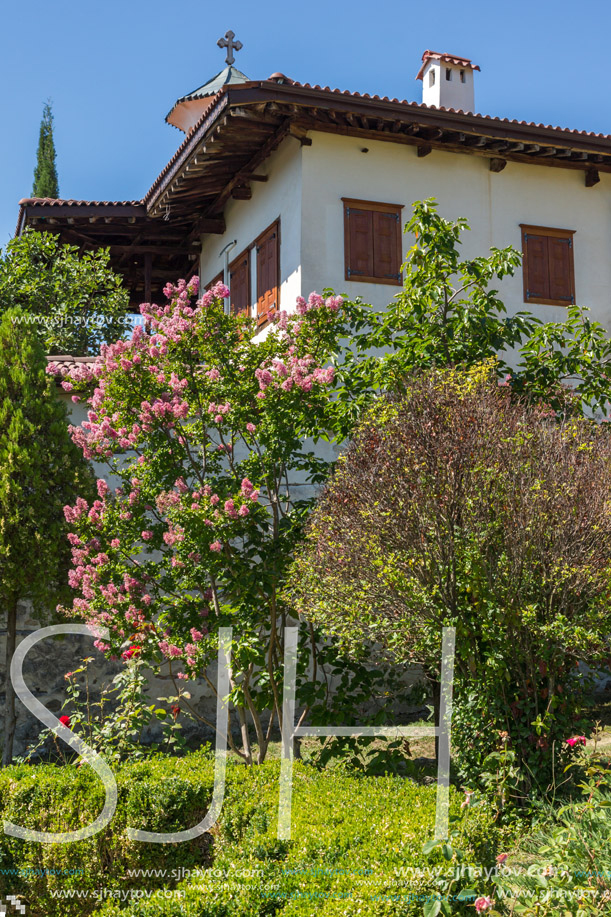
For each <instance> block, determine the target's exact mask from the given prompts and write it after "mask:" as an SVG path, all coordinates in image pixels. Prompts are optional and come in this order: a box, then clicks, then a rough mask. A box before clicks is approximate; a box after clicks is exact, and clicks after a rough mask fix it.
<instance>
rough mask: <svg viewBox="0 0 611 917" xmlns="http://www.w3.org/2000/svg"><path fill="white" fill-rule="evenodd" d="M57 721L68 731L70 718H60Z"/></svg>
mask: <svg viewBox="0 0 611 917" xmlns="http://www.w3.org/2000/svg"><path fill="white" fill-rule="evenodd" d="M59 721H60V723H61V724H62V726H67V727H68V729H70V717H69V716H60V718H59Z"/></svg>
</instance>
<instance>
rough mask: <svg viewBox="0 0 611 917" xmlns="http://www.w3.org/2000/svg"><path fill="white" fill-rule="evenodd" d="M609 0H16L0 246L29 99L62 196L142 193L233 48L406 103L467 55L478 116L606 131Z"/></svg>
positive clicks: (241, 60) (255, 66)
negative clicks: (175, 121) (45, 128)
mask: <svg viewBox="0 0 611 917" xmlns="http://www.w3.org/2000/svg"><path fill="white" fill-rule="evenodd" d="M610 26H611V7H609V5H608V4H607V3H603V2H590V3H589V4H587V6H586V5H582V6H581V7H580V6H579V5H578V4H575V3H574V2H571V3H569V2H566V0H555V2H550V0H514V2H512V3H511V5H507V4H499V3H496V4H495V3H492V2H489V0H488V2H484V0H422V2H415V0H375V2H365V0H352V2H349V0H310V2H308V3H295V2H286V0H260V2H259V3H253V2H252V0H249V2H245V0H233V2H232V3H222V4H219V3H218V2H214V3H210V2H206V0H199V2H195V0H174V2H173V3H171V2H167V0H166V2H161V0H101V2H99V3H94V2H92V0H85V2H83V0H79V2H78V3H77V2H74V0H55V2H54V3H49V2H48V0H45V2H41V0H21V2H20V3H10V4H9V3H6V4H4V6H3V11H2V32H3V35H2V37H3V41H2V53H1V55H0V86H1V87H2V89H1V92H0V105H1V109H0V111H1V114H2V124H3V143H2V147H1V154H0V155H1V157H2V160H1V166H2V167H1V169H0V245H3V244H5V243H6V241H7V240H8V238H10V236H11V235H12V233H13V232H14V227H15V222H16V218H17V209H18V208H17V202H18V201H19V199H20V198H21V197H27V196H29V195H30V193H31V190H32V172H33V168H34V162H35V152H36V144H37V140H38V128H39V123H40V116H41V111H42V105H43V102H44V100H45V99H46V98H47V97H50V98H51V99H52V100H53V110H54V114H55V139H56V146H57V153H58V170H59V179H60V193H61V196H62V197H75V198H86V199H94V200H106V199H114V200H123V199H132V198H140V197H142V195H143V194H144V193H145V192H146V190H147V189H148V187H149V186H150V185H151V184H152V182H153V180H154V178H155V177H156V175H157V174H158V173H159V172H160V171H161V169H162V168H163V166H164V165H165V163H166V162H167V160H168V159H169V158H170V157H171V155H172V154H173V153H174V151H175V149H176V148H177V146H178V145H179V143H180V141H181V138H182V136H183V135H182V134H181V133H179V132H178V131H177V130H176V129H175V128H172V127H170V126H169V125H167V124H165V122H164V118H165V115H166V113H167V112H168V110H169V109H170V107H171V106H172V104H173V102H174V101H175V99H176V98H178V97H179V96H181V95H184V94H185V93H187V92H188V91H190V90H192V89H194V88H195V87H197V86H199V85H201V84H202V83H203V82H205V81H206V80H207V79H208V78H209V77H211V76H213V75H214V74H215V73H217V72H218V71H219V70H220V69H222V67H223V66H224V53H222V52H221V51H220V49H219V48H217V46H216V41H217V39H218V38H219V37H220V36H221V35H223V34H224V33H225V32H226V31H227V30H228V29H233V30H234V31H235V33H236V36H237V38H239V39H240V40H241V41H242V42H243V43H244V48H243V50H242V51H240V52H239V54H237V55H236V64H237V66H238V67H239V68H240V69H241V70H243V71H244V72H245V73H246V74H247V75H248V76H250V77H251V78H252V79H262V78H265V77H267V76H269V75H270V74H272V73H273V72H275V71H281V72H283V73H286V74H287V75H288V76H290V77H292V78H293V79H296V80H299V81H300V82H310V83H320V84H321V85H323V86H324V85H329V86H331V87H339V88H341V89H350V90H356V91H361V92H369V93H371V94H374V93H378V94H379V95H390V96H391V97H395V96H396V97H397V98H406V99H409V100H412V99H413V100H417V101H420V98H421V88H420V87H421V84H420V83H417V82H416V81H415V79H414V78H415V75H416V73H417V71H418V67H419V62H420V58H421V55H422V52H423V51H424V50H425V48H431V49H433V50H436V51H449V52H451V53H454V54H458V55H461V56H464V57H470V58H472V59H473V61H474V62H475V63H477V64H479V65H480V66H481V68H482V72H481V73H479V74H476V89H475V98H476V108H477V109H478V110H479V111H481V112H483V113H485V114H491V115H498V116H499V117H510V118H519V119H524V120H529V121H530V120H533V121H541V122H543V123H546V124H547V123H551V124H559V125H562V126H565V127H574V128H579V129H583V130H591V131H596V132H602V133H609V134H611V92H610V89H611V70H610V64H609V53H608V43H609V38H608V36H609V29H610Z"/></svg>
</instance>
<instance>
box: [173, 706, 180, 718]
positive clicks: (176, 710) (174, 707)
mask: <svg viewBox="0 0 611 917" xmlns="http://www.w3.org/2000/svg"><path fill="white" fill-rule="evenodd" d="M179 713H180V707H179V706H178V704H175V705H174V706H173V707H172V716H173V717H174V719H176V718H177V716H178V714H179Z"/></svg>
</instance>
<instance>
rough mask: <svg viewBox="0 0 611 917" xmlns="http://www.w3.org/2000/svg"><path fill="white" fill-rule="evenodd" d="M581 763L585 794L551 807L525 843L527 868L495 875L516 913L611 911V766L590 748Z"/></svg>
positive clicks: (543, 916)
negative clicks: (610, 834) (521, 870)
mask: <svg viewBox="0 0 611 917" xmlns="http://www.w3.org/2000/svg"><path fill="white" fill-rule="evenodd" d="M576 764H577V767H578V770H579V772H580V774H581V778H582V782H581V783H580V789H581V794H582V798H581V799H578V800H572V801H571V802H569V803H567V804H566V805H562V806H560V807H558V808H555V809H554V808H552V807H551V806H549V807H547V808H546V809H545V810H544V817H543V819H541V821H540V823H539V824H538V826H537V828H536V830H535V831H534V832H533V834H532V835H531V836H529V837H528V838H527V839H526V840H525V842H524V844H523V852H524V853H525V854H526V856H527V858H528V861H529V864H528V868H527V869H526V870H525V871H524V872H521V873H520V874H513V875H511V874H510V875H508V876H505V875H503V874H500V875H498V876H496V877H495V878H494V879H493V881H494V883H495V884H496V886H497V891H496V897H497V900H499V901H505V902H506V903H507V905H508V906H510V907H511V908H512V911H511V913H512V914H515V915H516V917H517V915H519V917H530V915H532V917H554V915H555V914H558V913H561V914H563V915H566V917H568V915H569V914H570V915H574V917H599V915H603V914H608V913H609V912H610V910H611V849H610V847H609V832H610V830H611V766H610V762H609V760H608V758H607V757H605V756H604V755H601V754H600V753H597V752H596V751H595V752H594V753H593V754H591V753H590V752H586V751H585V750H583V752H582V754H581V755H580V757H579V758H578V760H577V762H576Z"/></svg>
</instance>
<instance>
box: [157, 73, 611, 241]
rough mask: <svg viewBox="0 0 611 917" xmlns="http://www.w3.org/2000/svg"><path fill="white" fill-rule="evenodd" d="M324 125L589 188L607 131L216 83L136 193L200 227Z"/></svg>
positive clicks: (608, 157) (274, 85) (607, 148)
mask: <svg viewBox="0 0 611 917" xmlns="http://www.w3.org/2000/svg"><path fill="white" fill-rule="evenodd" d="M311 131H327V132H331V133H335V134H345V135H349V136H354V137H360V138H362V139H363V140H366V139H368V140H383V141H389V142H392V143H403V144H407V145H410V146H413V147H415V148H416V150H417V153H418V156H420V157H422V156H426V155H428V154H429V153H430V152H432V151H433V150H446V151H451V152H456V153H464V154H468V155H473V156H479V157H484V158H486V159H487V160H488V161H489V167H490V169H491V171H493V172H500V171H502V169H503V168H504V167H505V165H506V164H507V162H522V163H529V164H537V165H546V166H552V167H557V168H563V169H574V170H579V171H581V172H583V174H584V179H585V184H586V185H588V186H592V185H594V184H596V183H597V182H598V180H599V173H600V172H611V137H609V136H607V135H602V134H592V133H585V132H581V131H572V130H566V129H563V128H558V127H552V126H549V125H542V124H533V123H529V122H524V121H509V120H507V119H500V118H492V117H488V116H484V115H477V114H472V113H469V112H462V111H454V110H452V109H441V108H439V109H438V108H435V107H434V106H428V105H424V104H418V103H416V102H401V101H398V100H397V99H387V98H383V99H380V98H378V97H376V96H373V97H371V96H368V95H359V94H355V93H348V92H340V91H338V90H330V89H328V88H321V87H319V86H315V87H312V86H308V85H300V84H296V83H293V82H291V81H290V80H287V79H286V78H282V79H281V80H280V81H276V80H266V81H263V82H257V83H255V82H249V83H243V84H241V85H235V86H226V87H224V88H223V90H222V91H221V92H220V93H219V94H218V97H217V99H216V100H215V102H214V103H213V104H212V105H211V107H210V109H209V110H208V111H207V112H206V114H205V116H204V117H203V118H202V120H201V122H200V123H199V124H198V125H197V126H196V127H195V128H194V130H193V131H192V133H191V134H190V135H189V136H188V138H187V139H186V140H185V142H184V143H183V144H182V146H181V147H180V148H179V150H178V151H177V153H176V155H175V156H174V157H173V159H172V160H171V161H170V162H169V163H168V165H167V166H166V168H165V169H164V171H163V172H162V173H161V175H160V176H159V178H158V179H157V180H156V181H155V183H154V184H153V186H152V187H151V189H150V191H149V192H148V194H147V195H146V197H145V202H146V206H147V211H148V213H149V214H150V215H151V216H161V215H162V214H163V213H164V212H165V213H166V214H169V218H170V220H173V219H175V218H177V219H185V220H187V219H188V214H191V215H192V214H193V210H194V208H195V207H196V206H197V210H198V214H199V215H200V223H199V224H198V222H197V221H196V222H194V223H193V230H192V231H193V233H194V234H197V233H198V232H204V231H205V230H204V229H203V228H202V225H203V224H204V223H205V221H207V220H210V219H220V218H222V214H223V208H224V205H225V203H226V202H227V200H228V199H229V198H230V197H234V198H238V199H248V198H249V197H250V196H251V187H250V185H251V182H252V181H264V180H266V176H264V175H258V174H257V168H258V167H259V166H260V165H261V163H262V162H263V161H264V160H265V159H266V158H267V156H269V154H270V153H271V152H272V151H273V150H274V149H276V148H277V147H278V146H279V144H280V143H281V142H282V140H283V139H284V138H285V137H287V136H290V135H291V134H292V135H293V136H295V137H296V138H297V139H298V140H300V141H301V142H302V143H310V142H311V140H310V139H309V138H308V137H307V135H308V132H311Z"/></svg>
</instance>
